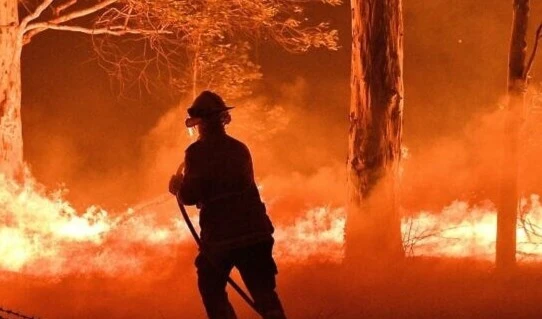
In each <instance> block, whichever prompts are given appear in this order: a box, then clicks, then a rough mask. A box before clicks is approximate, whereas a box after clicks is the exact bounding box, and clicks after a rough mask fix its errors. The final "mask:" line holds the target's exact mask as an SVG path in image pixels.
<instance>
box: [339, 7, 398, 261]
mask: <svg viewBox="0 0 542 319" xmlns="http://www.w3.org/2000/svg"><path fill="white" fill-rule="evenodd" d="M351 5H352V38H353V39H352V40H353V42H352V69H351V84H350V85H351V101H350V131H349V146H348V162H347V169H348V193H349V197H348V220H347V226H346V261H347V263H348V262H352V263H355V262H356V260H363V262H364V263H366V262H368V261H371V260H372V261H373V262H378V261H387V260H389V259H390V258H394V259H395V258H397V257H402V256H403V249H402V243H401V221H400V216H399V213H398V200H397V185H398V165H399V160H400V157H401V136H402V113H403V19H402V0H351Z"/></svg>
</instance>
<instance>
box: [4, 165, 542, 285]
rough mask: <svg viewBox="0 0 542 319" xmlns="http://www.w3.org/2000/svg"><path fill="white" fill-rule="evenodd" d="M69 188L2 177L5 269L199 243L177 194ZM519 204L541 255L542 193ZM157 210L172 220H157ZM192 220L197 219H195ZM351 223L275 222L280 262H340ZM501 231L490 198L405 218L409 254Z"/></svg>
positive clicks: (440, 251) (474, 251)
mask: <svg viewBox="0 0 542 319" xmlns="http://www.w3.org/2000/svg"><path fill="white" fill-rule="evenodd" d="M260 187H262V186H261V185H260ZM64 193H65V191H63V190H59V191H56V192H49V193H48V192H46V190H45V189H44V187H43V186H41V185H39V184H38V183H36V182H35V181H34V180H33V179H32V178H30V177H27V178H26V182H25V183H24V184H22V185H21V184H19V183H17V182H14V181H12V180H10V179H7V178H5V177H4V176H3V175H0V220H2V223H1V224H0V255H1V256H2V258H1V259H0V271H8V272H17V273H25V274H32V275H41V276H61V275H69V274H85V273H100V274H104V275H111V276H119V275H125V276H130V275H135V274H138V273H140V272H142V271H144V270H145V267H146V266H147V265H148V264H149V263H150V262H151V261H152V260H156V258H168V256H173V255H175V251H176V250H178V249H179V245H185V244H186V245H192V246H191V247H192V248H194V246H193V245H194V243H193V242H192V239H191V237H190V234H189V232H188V231H187V229H186V226H185V225H184V221H183V220H182V219H181V218H180V216H179V214H178V209H177V207H176V202H175V201H174V200H173V198H172V197H167V198H166V197H164V196H161V197H160V198H161V199H160V201H159V202H156V203H151V204H145V205H140V206H139V207H137V206H136V207H137V208H136V209H128V210H126V211H124V212H121V213H115V214H110V213H109V212H108V211H106V210H104V209H102V208H100V207H97V206H91V207H89V208H88V209H86V210H85V211H84V212H82V213H78V212H77V211H76V210H75V209H74V208H73V207H72V206H71V205H70V204H69V203H68V202H67V201H65V200H64V199H63V195H64ZM521 209H522V212H523V213H522V215H521V216H520V219H519V223H518V230H517V239H518V256H519V257H520V260H542V227H541V226H540V225H542V204H541V202H540V196H538V195H531V196H530V197H529V198H528V199H523V200H522V201H521ZM159 214H162V215H161V216H164V215H163V214H169V215H170V217H171V218H170V219H169V220H167V221H166V222H162V223H159V222H158V221H157V220H158V218H156V217H157V216H158V215H159ZM270 214H271V215H272V214H273V212H272V211H271V212H270ZM192 215H197V214H195V212H192ZM166 216H167V215H166ZM193 222H194V224H195V225H197V217H196V218H194V220H193ZM345 222H346V210H345V209H344V208H343V207H331V206H319V207H314V208H309V209H307V210H306V211H305V212H304V213H302V214H300V217H299V218H297V219H296V220H295V221H293V222H291V223H289V224H284V225H276V226H277V227H276V230H275V239H276V257H277V259H278V261H279V262H281V263H307V262H314V261H323V262H341V260H342V258H343V255H344V249H343V246H344V226H345ZM495 230H496V210H495V207H494V205H493V204H491V203H489V202H487V203H484V204H481V205H470V204H469V203H467V202H463V201H454V202H452V203H451V204H450V205H448V206H447V207H445V208H444V209H443V210H442V211H441V212H437V213H435V212H429V211H422V212H419V213H416V214H412V215H411V216H409V217H405V218H404V219H403V221H402V232H403V244H404V247H405V251H406V253H407V255H410V256H422V255H425V256H449V257H473V258H478V259H493V258H494V255H495V235H496V234H495ZM153 258H154V259H153ZM170 258H171V257H170Z"/></svg>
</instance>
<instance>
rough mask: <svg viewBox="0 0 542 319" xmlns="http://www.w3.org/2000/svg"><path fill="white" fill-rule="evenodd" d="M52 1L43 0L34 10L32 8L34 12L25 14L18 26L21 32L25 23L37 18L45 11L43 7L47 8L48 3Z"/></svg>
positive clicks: (23, 30)
mask: <svg viewBox="0 0 542 319" xmlns="http://www.w3.org/2000/svg"><path fill="white" fill-rule="evenodd" d="M52 2H53V0H44V1H43V2H42V3H41V4H40V5H39V6H38V7H37V8H36V10H34V12H32V13H31V14H29V15H27V16H26V17H25V18H24V19H23V21H21V24H20V28H21V30H22V32H23V33H24V32H25V31H26V27H27V25H28V24H29V23H30V22H31V21H33V20H36V19H37V18H39V16H40V15H41V14H42V12H43V11H45V9H47V7H49V5H51V3H52Z"/></svg>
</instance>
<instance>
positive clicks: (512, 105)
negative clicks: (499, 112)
mask: <svg viewBox="0 0 542 319" xmlns="http://www.w3.org/2000/svg"><path fill="white" fill-rule="evenodd" d="M528 18H529V0H515V1H514V20H513V25H512V39H511V41H510V55H509V60H508V106H507V109H506V120H505V134H504V141H503V142H504V143H503V144H504V145H503V151H504V156H503V161H502V169H501V174H502V180H501V193H500V203H499V211H498V215H497V253H496V264H497V267H498V268H499V269H501V270H503V269H509V268H511V267H513V266H514V265H515V262H516V219H517V212H518V202H519V201H518V193H519V192H518V169H519V161H518V160H519V155H518V144H519V130H520V126H521V117H522V113H523V108H524V104H525V92H526V86H527V68H526V65H525V56H526V49H527V41H526V36H527V25H528Z"/></svg>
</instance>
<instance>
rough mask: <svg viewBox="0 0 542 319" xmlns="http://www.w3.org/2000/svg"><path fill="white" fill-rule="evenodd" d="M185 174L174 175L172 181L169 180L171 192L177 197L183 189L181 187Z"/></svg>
mask: <svg viewBox="0 0 542 319" xmlns="http://www.w3.org/2000/svg"><path fill="white" fill-rule="evenodd" d="M183 177H184V176H183V174H177V175H172V176H171V179H170V180H169V192H170V193H171V194H173V195H175V196H177V193H178V192H179V190H180V189H181V185H182V183H183Z"/></svg>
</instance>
